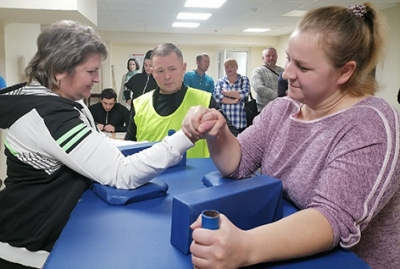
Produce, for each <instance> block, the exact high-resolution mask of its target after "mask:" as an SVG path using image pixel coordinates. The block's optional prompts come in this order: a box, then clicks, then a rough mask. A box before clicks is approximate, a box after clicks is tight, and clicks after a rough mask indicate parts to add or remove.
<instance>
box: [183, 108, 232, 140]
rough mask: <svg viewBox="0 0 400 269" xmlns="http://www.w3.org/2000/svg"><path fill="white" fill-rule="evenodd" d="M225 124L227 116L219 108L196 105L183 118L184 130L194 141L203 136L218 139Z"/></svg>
mask: <svg viewBox="0 0 400 269" xmlns="http://www.w3.org/2000/svg"><path fill="white" fill-rule="evenodd" d="M225 125H226V121H225V118H224V116H223V115H222V114H221V113H220V112H219V111H218V110H216V109H214V108H206V107H202V106H194V107H191V108H190V109H189V111H188V112H187V114H186V116H185V118H184V119H183V122H182V131H183V132H184V133H185V135H186V136H187V137H189V139H190V140H192V142H196V141H197V140H199V139H201V138H206V139H217V138H218V137H219V135H220V133H221V132H222V130H223V129H224V127H225Z"/></svg>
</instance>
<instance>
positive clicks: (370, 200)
mask: <svg viewBox="0 0 400 269" xmlns="http://www.w3.org/2000/svg"><path fill="white" fill-rule="evenodd" d="M299 109H300V104H299V103H297V102H296V101H294V100H292V99H290V98H288V97H285V98H279V99H276V100H275V101H274V102H272V103H270V104H269V105H268V106H266V107H265V108H264V109H263V111H262V112H261V114H260V115H259V116H258V117H257V118H256V119H255V121H254V125H252V126H251V127H250V128H248V129H247V130H245V131H244V132H243V133H242V134H241V135H240V136H239V137H238V139H239V142H240V144H241V149H242V159H241V163H240V165H239V167H238V170H237V171H236V172H235V174H234V175H233V176H234V177H239V178H242V177H247V176H249V175H250V174H251V173H252V172H253V171H255V170H256V169H257V168H258V167H261V172H262V173H263V174H267V175H270V176H272V177H275V178H279V179H281V180H282V182H283V191H284V196H285V197H286V198H288V199H289V200H291V201H293V202H294V203H295V204H296V205H297V206H298V207H299V208H300V209H304V208H313V209H315V210H318V211H319V212H321V213H322V214H323V215H324V216H325V217H326V218H327V219H328V221H329V222H330V224H331V226H332V230H333V234H334V240H333V245H332V247H335V246H337V245H338V244H340V246H342V247H344V248H350V249H351V250H353V251H354V252H355V253H356V254H357V255H359V256H360V257H361V258H362V259H364V260H365V261H366V262H368V263H369V264H370V265H371V266H372V267H373V268H400V191H399V185H400V162H399V151H400V141H399V136H400V134H399V133H400V114H399V113H398V112H397V111H396V110H395V109H394V108H392V107H391V106H390V105H389V104H387V103H386V102H385V101H384V100H382V99H380V98H377V97H370V98H367V99H364V100H363V101H361V102H359V103H358V104H356V105H355V106H354V107H352V108H350V109H346V110H343V111H340V112H337V113H335V114H332V115H329V116H326V117H323V118H321V119H318V120H313V121H302V120H298V119H297V114H298V112H299Z"/></svg>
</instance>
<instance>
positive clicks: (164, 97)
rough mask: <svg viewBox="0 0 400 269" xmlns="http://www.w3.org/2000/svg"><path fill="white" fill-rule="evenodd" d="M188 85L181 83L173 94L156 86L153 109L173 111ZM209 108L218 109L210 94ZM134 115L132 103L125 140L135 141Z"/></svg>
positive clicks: (234, 132) (164, 111) (234, 128)
mask: <svg viewBox="0 0 400 269" xmlns="http://www.w3.org/2000/svg"><path fill="white" fill-rule="evenodd" d="M187 89H188V87H186V86H185V85H184V84H183V83H182V88H181V89H180V90H179V91H177V92H176V93H173V94H162V93H160V89H159V88H157V89H156V90H155V91H154V94H153V104H154V109H155V111H156V112H157V113H158V114H159V115H160V116H168V115H171V114H172V113H174V112H175V110H177V109H178V107H179V106H180V105H181V104H182V101H183V98H184V97H185V94H186V92H187ZM208 107H209V108H215V109H216V110H220V107H219V105H218V103H217V102H216V101H215V100H214V98H213V97H212V96H211V99H210V104H209V106H208ZM220 112H221V114H222V115H223V116H224V118H225V120H226V123H227V124H228V128H229V130H230V131H231V133H232V134H233V135H234V136H237V135H238V134H239V131H238V130H237V129H236V127H235V126H234V125H233V124H232V123H231V122H230V121H229V119H228V118H227V117H226V115H225V114H224V113H223V112H222V110H220ZM134 117H135V107H134V106H133V104H132V107H131V115H130V118H129V125H128V129H127V133H126V136H125V140H133V141H136V132H137V126H136V123H135V121H134V120H133V118H134Z"/></svg>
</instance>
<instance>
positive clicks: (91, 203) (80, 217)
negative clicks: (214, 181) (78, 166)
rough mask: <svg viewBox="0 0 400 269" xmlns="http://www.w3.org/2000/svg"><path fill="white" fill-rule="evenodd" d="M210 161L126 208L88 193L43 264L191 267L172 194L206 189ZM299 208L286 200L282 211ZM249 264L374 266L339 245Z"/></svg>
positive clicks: (53, 267) (51, 267)
mask: <svg viewBox="0 0 400 269" xmlns="http://www.w3.org/2000/svg"><path fill="white" fill-rule="evenodd" d="M215 170H216V168H215V166H214V164H213V162H212V161H211V159H188V160H187V164H186V166H181V167H175V168H171V169H168V170H166V171H165V172H164V173H163V174H161V175H160V176H158V177H157V178H159V179H162V180H164V181H165V182H166V183H167V184H168V185H169V190H168V193H167V195H166V196H164V197H160V198H155V199H151V200H145V201H141V202H137V203H132V204H128V205H125V206H112V205H109V204H107V203H105V202H104V201H103V200H101V199H100V198H99V197H97V196H96V195H95V194H94V193H93V192H92V191H90V190H88V191H86V192H85V193H84V194H83V196H82V198H81V199H80V201H79V202H78V204H77V205H76V207H75V209H74V210H73V212H72V214H71V217H70V219H69V221H68V223H67V225H66V226H65V228H64V229H63V231H62V233H61V236H60V238H59V239H58V241H57V242H56V244H55V246H54V248H53V250H52V252H51V254H50V256H49V258H48V259H47V261H46V264H45V266H44V268H46V269H63V268H68V269H70V268H74V269H80V268H96V269H101V268H104V269H110V268H118V269H124V268H126V269H128V268H138V269H154V268H161V269H163V268H174V269H181V268H182V269H186V268H193V266H192V263H191V256H190V255H188V256H185V255H183V254H182V253H181V252H180V251H179V250H178V249H176V248H175V247H174V246H172V245H171V243H170V233H171V214H172V198H173V197H174V196H175V195H178V194H183V193H187V192H190V191H194V190H198V189H201V188H206V187H205V186H204V185H203V182H202V178H203V176H204V175H205V174H207V173H209V172H211V171H215ZM296 211H297V209H296V208H295V207H294V206H293V205H292V204H290V203H289V202H287V201H284V204H283V215H284V216H287V215H290V214H292V213H294V212H296ZM249 268H293V269H294V268H307V269H310V268H324V269H326V268H370V267H369V266H368V265H367V264H366V263H365V262H364V261H362V260H361V259H360V258H359V257H358V256H357V255H355V254H354V253H352V252H351V251H348V250H344V249H341V248H336V249H334V250H332V251H330V252H327V253H323V254H319V255H315V256H312V257H308V258H304V259H296V260H292V261H285V262H279V263H268V264H260V265H255V266H252V267H249Z"/></svg>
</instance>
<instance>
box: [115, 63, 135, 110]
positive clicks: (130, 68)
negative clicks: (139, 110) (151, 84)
mask: <svg viewBox="0 0 400 269" xmlns="http://www.w3.org/2000/svg"><path fill="white" fill-rule="evenodd" d="M126 68H127V69H128V72H127V73H126V74H124V75H123V76H122V81H121V88H120V91H119V94H118V100H119V102H122V101H125V102H126V99H125V94H124V92H125V91H127V90H128V89H127V88H126V87H125V83H127V82H128V80H130V79H131V77H133V75H135V74H136V73H137V72H138V70H139V69H140V66H139V63H138V61H137V60H136V59H135V58H130V59H129V60H128V62H127V63H126ZM129 99H132V96H130V98H129ZM129 99H128V100H129ZM127 104H128V105H130V104H131V103H130V102H129V103H127Z"/></svg>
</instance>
